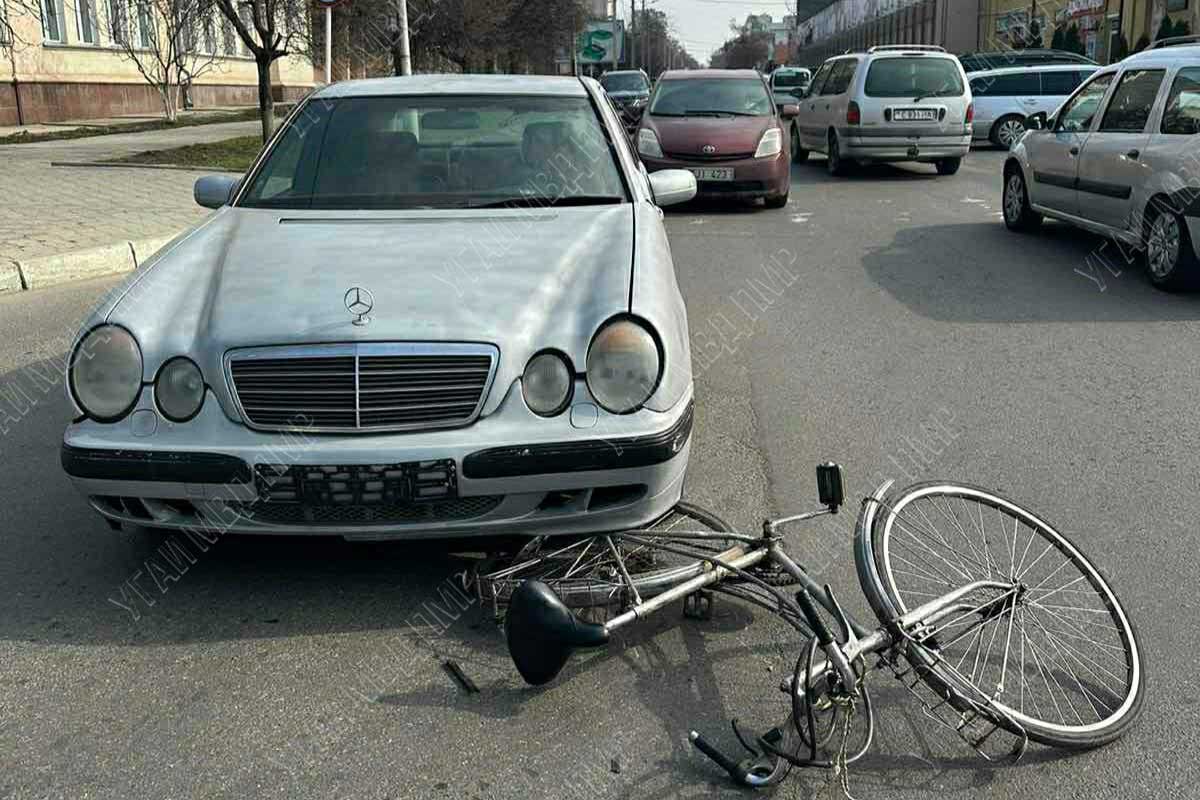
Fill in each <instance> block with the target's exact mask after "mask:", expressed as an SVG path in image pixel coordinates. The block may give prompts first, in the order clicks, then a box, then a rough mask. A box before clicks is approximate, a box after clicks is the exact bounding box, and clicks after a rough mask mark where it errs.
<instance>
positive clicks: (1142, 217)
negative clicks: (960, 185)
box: [1004, 36, 1200, 290]
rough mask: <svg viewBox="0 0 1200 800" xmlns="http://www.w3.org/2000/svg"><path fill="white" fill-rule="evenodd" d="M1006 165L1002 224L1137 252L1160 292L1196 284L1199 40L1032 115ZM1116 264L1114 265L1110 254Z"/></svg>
mask: <svg viewBox="0 0 1200 800" xmlns="http://www.w3.org/2000/svg"><path fill="white" fill-rule="evenodd" d="M1026 125H1027V126H1028V128H1029V131H1028V132H1027V133H1026V134H1025V135H1024V137H1022V138H1021V140H1020V142H1018V143H1017V145H1016V147H1015V148H1013V151H1012V153H1011V154H1010V155H1009V158H1008V160H1007V161H1006V162H1005V164H1004V222H1005V224H1006V225H1007V226H1008V227H1009V228H1010V229H1011V230H1016V231H1032V230H1035V229H1036V228H1037V227H1038V226H1039V225H1040V224H1041V222H1042V219H1043V218H1044V217H1051V218H1054V219H1058V220H1062V221H1064V222H1069V223H1071V224H1072V225H1076V226H1078V227H1080V228H1084V229H1086V230H1089V231H1093V232H1095V233H1098V234H1100V235H1101V236H1107V237H1111V238H1112V239H1114V240H1116V241H1117V242H1120V243H1121V244H1122V245H1124V247H1123V248H1119V250H1120V251H1121V252H1124V253H1128V254H1130V257H1132V253H1133V252H1135V251H1144V252H1145V256H1146V263H1147V267H1148V270H1149V274H1150V280H1151V282H1152V283H1153V284H1154V285H1155V286H1158V287H1160V288H1163V289H1171V290H1173V289H1183V288H1192V287H1194V286H1196V284H1197V282H1198V281H1200V249H1198V247H1197V243H1198V242H1200V169H1198V166H1200V37H1195V36H1192V37H1183V38H1180V39H1176V40H1170V39H1168V40H1164V41H1160V42H1156V43H1155V45H1154V46H1153V47H1152V48H1151V49H1150V50H1146V51H1144V52H1141V53H1138V54H1137V55H1134V56H1130V57H1129V58H1127V59H1125V60H1124V61H1122V62H1121V63H1120V64H1116V65H1113V66H1110V67H1105V68H1102V69H1101V70H1100V71H1099V72H1097V73H1096V74H1095V75H1093V76H1092V78H1091V79H1090V80H1088V81H1087V82H1086V83H1085V84H1084V85H1083V86H1081V87H1080V88H1079V89H1078V90H1077V91H1076V92H1075V94H1074V95H1073V96H1072V97H1071V98H1070V99H1069V100H1068V101H1067V102H1066V103H1064V104H1063V106H1062V107H1061V108H1059V109H1058V110H1057V112H1055V113H1053V114H1051V115H1047V114H1046V113H1045V112H1038V113H1037V114H1034V115H1032V116H1031V117H1029V119H1028V120H1027V121H1026ZM1113 259H1114V260H1117V256H1116V252H1114V254H1113Z"/></svg>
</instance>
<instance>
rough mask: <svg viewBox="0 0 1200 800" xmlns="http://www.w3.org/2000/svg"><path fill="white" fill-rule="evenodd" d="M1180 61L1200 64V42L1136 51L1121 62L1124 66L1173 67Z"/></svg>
mask: <svg viewBox="0 0 1200 800" xmlns="http://www.w3.org/2000/svg"><path fill="white" fill-rule="evenodd" d="M1180 62H1187V63H1193V64H1200V42H1198V43H1196V44H1189V45H1174V46H1171V47H1157V48H1154V49H1153V50H1143V51H1142V52H1140V53H1134V54H1133V55H1131V56H1129V57H1128V58H1126V59H1125V60H1124V61H1122V62H1121V65H1122V66H1125V65H1137V66H1139V67H1173V66H1175V65H1176V64H1178V63H1180Z"/></svg>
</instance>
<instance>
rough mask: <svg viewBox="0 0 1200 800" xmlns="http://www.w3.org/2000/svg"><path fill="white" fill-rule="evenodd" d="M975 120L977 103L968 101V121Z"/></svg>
mask: <svg viewBox="0 0 1200 800" xmlns="http://www.w3.org/2000/svg"><path fill="white" fill-rule="evenodd" d="M974 121H975V104H974V103H967V122H974Z"/></svg>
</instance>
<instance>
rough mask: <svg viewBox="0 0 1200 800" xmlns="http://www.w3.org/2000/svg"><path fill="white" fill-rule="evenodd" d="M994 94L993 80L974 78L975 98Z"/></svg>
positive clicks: (972, 83)
mask: <svg viewBox="0 0 1200 800" xmlns="http://www.w3.org/2000/svg"><path fill="white" fill-rule="evenodd" d="M991 93H992V79H991V78H973V79H972V80H971V94H972V95H973V96H975V97H987V96H988V95H990V94H991Z"/></svg>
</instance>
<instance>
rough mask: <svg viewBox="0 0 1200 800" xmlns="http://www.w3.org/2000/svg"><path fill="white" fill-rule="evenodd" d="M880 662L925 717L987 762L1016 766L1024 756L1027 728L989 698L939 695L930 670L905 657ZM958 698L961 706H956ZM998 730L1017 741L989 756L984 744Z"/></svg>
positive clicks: (887, 657)
mask: <svg viewBox="0 0 1200 800" xmlns="http://www.w3.org/2000/svg"><path fill="white" fill-rule="evenodd" d="M918 646H919V645H918ZM901 659H903V663H900V662H901ZM879 661H880V664H881V665H884V666H886V667H887V668H888V669H889V670H890V671H891V673H892V676H893V677H894V678H896V680H898V681H899V682H900V684H901V685H902V686H904V688H905V689H906V690H907V691H908V693H909V694H910V695H912V696H913V697H914V698H915V699H916V700H917V702H919V703H920V704H921V707H922V708H921V710H922V712H923V713H924V714H925V716H926V717H928V718H929V719H931V720H933V721H934V722H936V723H937V724H938V725H941V726H942V727H944V728H947V729H949V730H950V731H953V733H954V735H955V736H957V737H958V738H959V739H961V740H962V741H963V742H965V743H966V744H967V746H968V747H970V748H971V749H972V750H974V751H975V752H976V753H978V754H979V755H980V756H981V757H983V759H984V760H986V761H996V760H997V757H1004V758H1006V759H1007V760H1008V761H1009V762H1010V763H1014V764H1015V763H1016V762H1017V761H1019V760H1020V758H1021V756H1022V755H1023V754H1024V753H1025V748H1026V747H1027V746H1028V744H1029V736H1028V734H1027V733H1025V729H1024V728H1022V727H1021V726H1020V724H1019V723H1017V721H1016V720H1014V719H1013V718H1012V717H1011V716H1010V715H1008V714H1006V713H1004V712H1003V711H1002V710H1001V709H999V708H997V707H996V706H995V704H994V703H992V701H991V699H990V698H986V697H982V696H981V699H980V700H975V699H972V698H970V697H967V696H966V695H964V694H963V693H962V692H953V693H952V691H951V690H949V689H946V690H945V691H944V693H939V692H937V691H935V690H934V688H933V687H932V686H930V685H929V684H928V683H927V682H926V681H925V679H924V678H923V677H922V671H923V670H929V669H930V667H926V666H916V665H914V664H912V663H911V662H910V661H909V660H908V659H906V658H903V657H902V656H898V655H896V654H885V655H882V656H880V659H879ZM955 694H957V698H955V697H954V695H955ZM956 699H957V706H958V707H956V705H955V701H956ZM961 706H966V710H963V709H962V708H961ZM996 716H1000V717H1004V718H1005V719H1006V720H1007V722H1008V724H1009V725H1011V726H1012V729H1008V728H1005V727H1004V726H1002V725H1000V724H998V723H997V722H996V721H995V720H994V717H996ZM997 731H1000V732H1002V733H1005V734H1008V735H1010V736H1012V737H1013V738H1014V740H1015V741H1014V743H1013V747H1012V749H1011V750H1010V751H1009V752H1008V753H1007V754H1006V755H1002V756H998V754H995V753H988V752H986V751H985V750H984V747H985V745H986V744H987V743H988V741H989V740H990V739H991V738H992V736H993V735H994V734H995V733H996V732H997ZM1014 731H1020V734H1016V733H1014Z"/></svg>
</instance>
